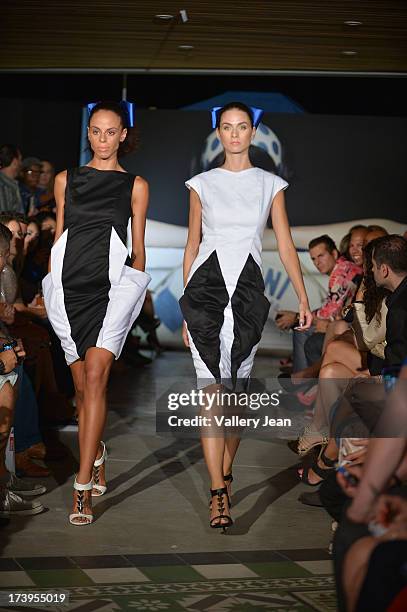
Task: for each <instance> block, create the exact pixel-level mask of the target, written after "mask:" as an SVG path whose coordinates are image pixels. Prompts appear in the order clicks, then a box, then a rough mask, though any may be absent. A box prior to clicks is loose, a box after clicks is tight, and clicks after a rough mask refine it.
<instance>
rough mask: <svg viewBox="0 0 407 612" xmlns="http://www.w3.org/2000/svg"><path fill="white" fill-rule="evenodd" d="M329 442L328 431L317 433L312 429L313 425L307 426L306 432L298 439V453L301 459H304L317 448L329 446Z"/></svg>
mask: <svg viewBox="0 0 407 612" xmlns="http://www.w3.org/2000/svg"><path fill="white" fill-rule="evenodd" d="M311 440H312V442H311ZM328 442H329V438H328V433H327V432H326V431H316V430H315V429H313V428H312V427H311V425H306V427H305V428H304V431H303V432H302V434H301V435H300V437H299V438H298V444H297V453H298V454H299V455H300V457H303V456H304V455H307V454H308V453H309V452H310V450H312V449H313V448H315V447H316V446H322V447H325V446H327V444H328Z"/></svg>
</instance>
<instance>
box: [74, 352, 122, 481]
mask: <svg viewBox="0 0 407 612" xmlns="http://www.w3.org/2000/svg"><path fill="white" fill-rule="evenodd" d="M113 358H114V356H113V354H112V353H111V352H110V351H107V350H106V349H102V348H95V347H92V348H90V349H88V350H87V352H86V357H85V367H84V387H83V406H82V409H83V417H82V418H83V421H82V423H83V425H84V427H83V433H82V434H81V436H80V438H79V444H80V468H79V472H78V482H80V483H82V484H83V483H87V482H89V480H90V479H91V477H92V469H93V463H94V461H95V459H96V456H97V454H98V449H99V446H100V439H101V437H102V434H103V430H104V427H105V423H106V413H107V410H106V390H107V383H108V380H109V374H110V368H111V366H112V362H113Z"/></svg>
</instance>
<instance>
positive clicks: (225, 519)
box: [209, 487, 233, 533]
mask: <svg viewBox="0 0 407 612" xmlns="http://www.w3.org/2000/svg"><path fill="white" fill-rule="evenodd" d="M210 491H211V497H216V500H215V503H217V506H218V512H219V514H217V515H216V516H214V517H213V518H212V519H211V520H210V523H209V524H210V526H211V527H212V529H222V531H223V533H225V532H226V529H227V528H228V527H231V526H232V525H233V521H232V517H231V516H230V515H229V514H225V510H228V509H227V508H226V507H225V502H224V497H225V496H226V499H227V501H228V507H230V506H229V504H230V502H229V496H228V490H227V488H226V487H222V488H221V489H211V490H210Z"/></svg>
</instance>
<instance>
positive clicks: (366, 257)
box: [363, 238, 390, 325]
mask: <svg viewBox="0 0 407 612" xmlns="http://www.w3.org/2000/svg"><path fill="white" fill-rule="evenodd" d="M375 240H379V238H377V239H375ZM375 240H372V241H371V242H369V243H368V244H367V245H366V246H365V247H363V268H364V276H363V285H364V292H363V303H364V305H365V316H366V321H367V322H368V323H370V321H371V320H372V319H373V317H376V320H377V323H378V324H379V325H380V323H381V308H382V302H383V300H384V298H385V297H386V296H387V295H389V293H390V291H388V290H387V289H384V287H378V286H377V285H376V282H375V279H374V276H373V262H372V253H373V249H374V243H375Z"/></svg>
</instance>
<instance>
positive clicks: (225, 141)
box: [217, 108, 256, 154]
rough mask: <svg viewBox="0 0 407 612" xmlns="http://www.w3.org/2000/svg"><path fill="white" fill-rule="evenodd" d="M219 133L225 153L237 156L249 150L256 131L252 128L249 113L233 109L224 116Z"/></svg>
mask: <svg viewBox="0 0 407 612" xmlns="http://www.w3.org/2000/svg"><path fill="white" fill-rule="evenodd" d="M217 133H218V137H219V140H220V141H221V143H222V145H223V148H224V149H225V152H226V153H231V154H237V153H243V152H244V151H247V150H248V149H249V147H250V143H251V141H252V139H253V138H254V135H255V133H256V129H255V128H254V127H252V125H251V123H250V119H249V117H248V115H247V113H245V112H244V111H242V110H240V109H238V108H231V109H230V110H227V111H225V112H224V113H223V114H222V117H221V119H220V125H219V128H218V130H217Z"/></svg>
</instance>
